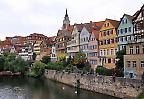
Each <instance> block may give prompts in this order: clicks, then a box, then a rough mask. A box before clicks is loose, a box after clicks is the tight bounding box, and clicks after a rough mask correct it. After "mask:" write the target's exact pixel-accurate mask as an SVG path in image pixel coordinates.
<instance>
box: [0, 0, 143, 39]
mask: <svg viewBox="0 0 144 99" xmlns="http://www.w3.org/2000/svg"><path fill="white" fill-rule="evenodd" d="M142 3H144V2H142V0H139V1H138V0H109V1H107V0H0V37H1V39H4V37H5V36H15V35H24V36H25V35H28V34H30V33H33V32H39V33H43V34H45V35H47V36H53V35H56V32H57V30H58V29H59V28H61V26H62V21H63V17H64V15H65V9H66V8H68V14H69V17H70V21H71V24H74V23H84V22H89V21H101V20H105V18H112V19H117V20H119V19H120V18H121V17H122V15H123V14H124V13H127V14H130V15H133V14H134V13H135V12H136V11H137V10H139V9H140V7H141V6H142Z"/></svg>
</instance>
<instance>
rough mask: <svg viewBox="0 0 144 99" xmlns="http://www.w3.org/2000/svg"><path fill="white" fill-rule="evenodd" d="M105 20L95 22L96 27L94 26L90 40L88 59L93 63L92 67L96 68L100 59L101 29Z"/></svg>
mask: <svg viewBox="0 0 144 99" xmlns="http://www.w3.org/2000/svg"><path fill="white" fill-rule="evenodd" d="M103 23H104V22H103V21H101V22H93V24H94V27H93V28H92V33H91V35H90V38H89V42H88V52H89V53H88V61H89V63H90V64H91V67H92V68H93V69H95V68H96V67H97V66H98V61H99V56H98V55H99V54H98V52H99V43H98V39H99V30H100V29H101V27H102V25H103Z"/></svg>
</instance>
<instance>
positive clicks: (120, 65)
mask: <svg viewBox="0 0 144 99" xmlns="http://www.w3.org/2000/svg"><path fill="white" fill-rule="evenodd" d="M124 55H126V51H125V50H121V51H118V52H117V53H116V58H117V59H118V61H117V62H116V68H118V69H122V68H123V67H124Z"/></svg>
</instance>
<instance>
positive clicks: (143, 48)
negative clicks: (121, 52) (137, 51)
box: [142, 45, 144, 54]
mask: <svg viewBox="0 0 144 99" xmlns="http://www.w3.org/2000/svg"><path fill="white" fill-rule="evenodd" d="M142 50H143V54H144V45H143V47H142Z"/></svg>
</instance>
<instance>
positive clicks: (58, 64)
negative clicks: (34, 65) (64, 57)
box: [45, 62, 65, 70]
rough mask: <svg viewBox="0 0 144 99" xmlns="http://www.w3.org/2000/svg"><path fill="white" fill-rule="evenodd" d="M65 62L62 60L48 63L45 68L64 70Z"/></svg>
mask: <svg viewBox="0 0 144 99" xmlns="http://www.w3.org/2000/svg"><path fill="white" fill-rule="evenodd" d="M64 67H65V66H64V64H63V63H62V62H55V63H52V62H50V63H48V64H47V65H46V66H45V68H46V69H52V70H62V69H64Z"/></svg>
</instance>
